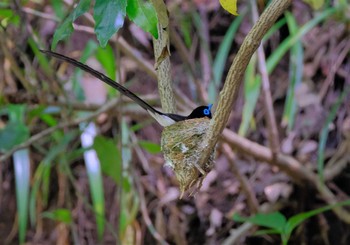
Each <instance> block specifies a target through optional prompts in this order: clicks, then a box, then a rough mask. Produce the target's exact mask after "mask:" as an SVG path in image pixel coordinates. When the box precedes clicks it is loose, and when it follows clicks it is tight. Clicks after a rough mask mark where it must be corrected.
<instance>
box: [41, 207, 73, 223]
mask: <svg viewBox="0 0 350 245" xmlns="http://www.w3.org/2000/svg"><path fill="white" fill-rule="evenodd" d="M41 215H42V217H44V218H49V219H52V220H56V221H59V222H63V223H65V224H68V225H69V224H71V223H72V221H73V218H72V214H71V211H70V210H68V209H64V208H60V209H56V210H53V211H50V212H43V213H42V214H41Z"/></svg>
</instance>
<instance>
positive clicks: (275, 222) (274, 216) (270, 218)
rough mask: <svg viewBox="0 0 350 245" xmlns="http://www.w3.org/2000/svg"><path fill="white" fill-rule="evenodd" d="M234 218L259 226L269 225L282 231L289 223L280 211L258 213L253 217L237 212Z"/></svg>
mask: <svg viewBox="0 0 350 245" xmlns="http://www.w3.org/2000/svg"><path fill="white" fill-rule="evenodd" d="M233 220H235V221H240V222H249V223H253V224H256V225H259V226H264V227H268V228H271V229H274V230H276V231H278V232H279V233H282V232H283V230H284V227H285V225H286V223H287V221H286V217H284V215H283V214H281V213H280V212H274V213H268V214H260V213H259V214H256V215H254V216H252V217H248V218H244V217H241V216H239V215H238V214H235V215H234V216H233Z"/></svg>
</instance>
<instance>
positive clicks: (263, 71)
mask: <svg viewBox="0 0 350 245" xmlns="http://www.w3.org/2000/svg"><path fill="white" fill-rule="evenodd" d="M250 4H251V6H252V8H251V9H252V19H253V21H254V22H256V21H257V20H258V9H257V6H256V1H254V0H250ZM257 52H258V64H259V70H260V75H261V81H262V91H263V95H264V96H263V98H264V104H265V110H266V111H265V118H266V122H267V128H268V130H269V142H270V148H271V150H272V153H273V155H274V156H275V155H276V154H277V153H278V152H279V151H280V143H279V137H278V130H277V123H276V117H275V112H274V109H273V101H272V96H271V91H270V81H269V76H268V72H267V68H266V59H265V53H264V47H263V44H262V43H261V44H260V46H259V48H258V51H257Z"/></svg>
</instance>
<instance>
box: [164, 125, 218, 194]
mask: <svg viewBox="0 0 350 245" xmlns="http://www.w3.org/2000/svg"><path fill="white" fill-rule="evenodd" d="M209 122H210V120H209V119H207V118H198V119H190V120H185V121H180V122H177V123H175V124H173V125H171V126H168V127H165V128H164V130H163V132H162V140H161V148H162V152H163V154H164V158H165V160H166V163H167V165H169V166H170V167H171V168H172V169H173V170H174V172H175V175H176V178H177V180H178V181H179V184H180V189H181V192H182V194H183V193H184V192H185V191H187V190H188V189H189V188H191V187H192V186H194V185H195V184H196V183H197V184H198V187H200V185H201V183H202V180H203V178H204V177H205V176H206V175H207V173H209V171H210V170H211V169H212V168H213V163H214V159H215V149H214V150H213V151H212V153H211V155H210V157H209V159H208V162H206V163H204V164H202V165H199V163H198V159H199V157H200V155H201V153H202V152H203V150H204V149H203V148H201V143H202V141H203V137H204V136H205V133H206V132H207V130H208V128H209Z"/></svg>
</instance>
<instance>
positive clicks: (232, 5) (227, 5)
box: [220, 0, 238, 15]
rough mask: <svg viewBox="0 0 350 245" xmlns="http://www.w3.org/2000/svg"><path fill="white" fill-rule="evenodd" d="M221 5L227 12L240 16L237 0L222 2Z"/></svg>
mask: <svg viewBox="0 0 350 245" xmlns="http://www.w3.org/2000/svg"><path fill="white" fill-rule="evenodd" d="M220 4H221V6H222V7H223V8H224V9H225V10H226V11H227V12H229V13H231V14H233V15H238V13H237V1H236V0H220Z"/></svg>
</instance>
